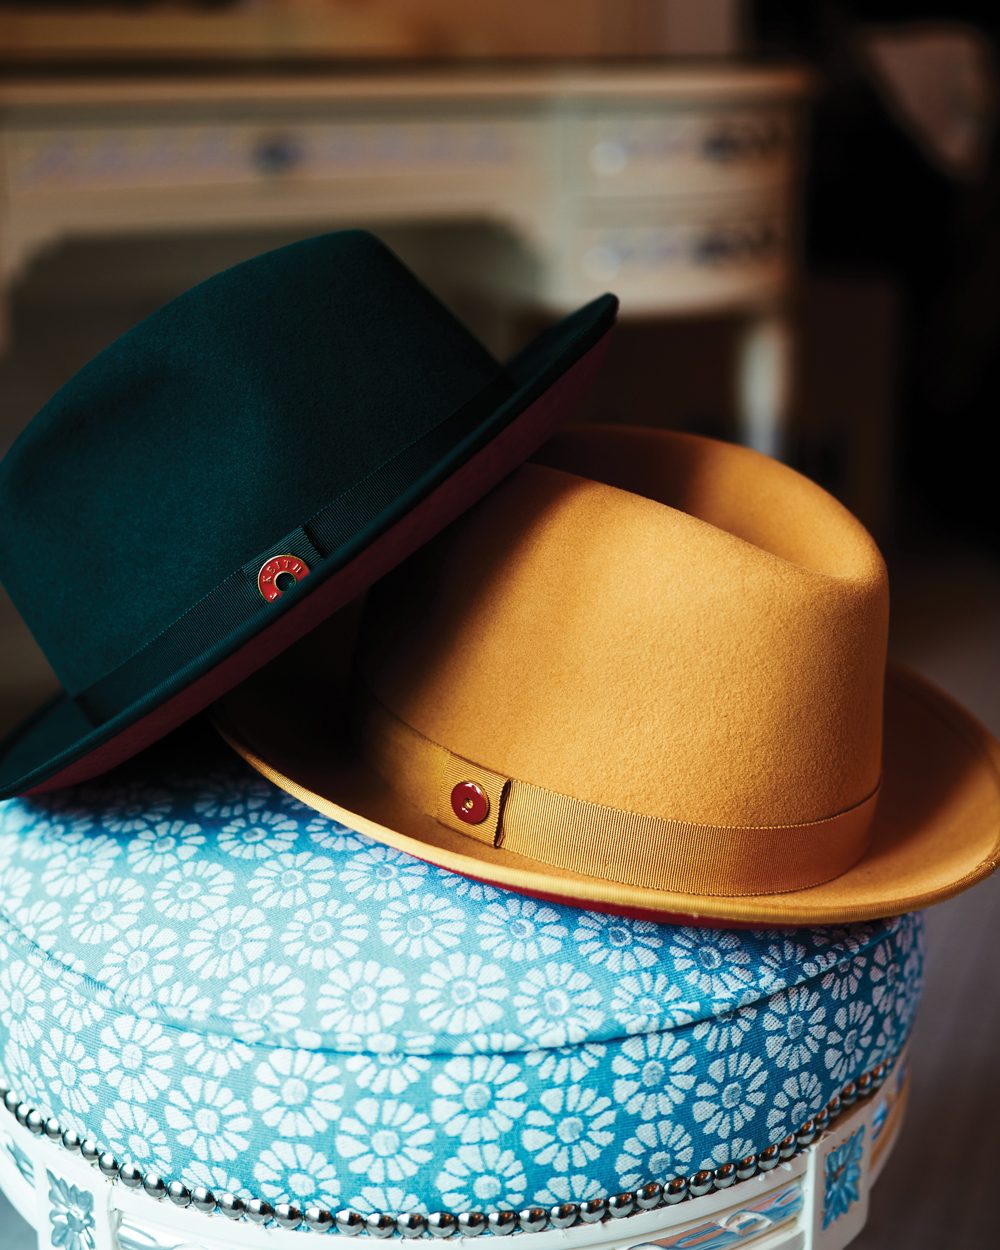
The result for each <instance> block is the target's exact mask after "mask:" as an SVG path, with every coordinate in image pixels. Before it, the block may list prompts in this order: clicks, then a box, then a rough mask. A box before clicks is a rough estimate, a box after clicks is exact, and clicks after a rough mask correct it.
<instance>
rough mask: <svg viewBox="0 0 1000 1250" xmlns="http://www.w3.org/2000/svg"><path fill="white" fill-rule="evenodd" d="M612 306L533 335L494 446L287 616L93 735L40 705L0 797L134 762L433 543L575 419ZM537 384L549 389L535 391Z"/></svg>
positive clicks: (83, 723) (18, 742)
mask: <svg viewBox="0 0 1000 1250" xmlns="http://www.w3.org/2000/svg"><path fill="white" fill-rule="evenodd" d="M616 309H617V300H615V298H614V297H613V296H602V297H601V299H599V300H595V301H593V302H592V303H591V304H589V305H586V306H585V308H582V309H578V310H577V312H575V313H573V314H571V315H570V316H569V317H566V318H564V320H563V321H561V322H559V323H558V324H557V325H556V326H554V327H552V328H551V329H550V330H549V331H546V332H544V333H543V334H542V335H541V336H539V339H537V340H536V341H535V343H534V344H532V345H530V346H529V348H527V349H526V350H525V352H524V353H521V355H525V356H527V355H529V354H531V353H534V355H532V356H531V363H532V366H534V365H535V363H536V359H537V368H533V376H532V377H531V378H530V379H529V380H528V381H527V382H525V383H524V384H523V385H522V386H520V387H519V388H518V390H517V391H516V392H515V394H514V395H512V396H511V397H510V398H509V399H507V400H505V401H504V403H503V404H501V405H498V409H497V412H498V413H506V414H509V421H507V423H506V424H502V425H501V426H500V428H499V429H498V430H497V432H496V433H495V434H493V435H492V437H491V438H490V441H489V442H487V443H486V444H485V446H482V447H481V448H480V449H479V450H478V451H476V452H474V453H473V454H471V455H468V456H467V457H466V458H464V459H458V462H457V463H455V464H454V465H451V464H449V465H447V466H446V468H447V471H448V476H447V477H446V478H445V480H443V481H442V482H441V483H440V484H439V485H438V486H436V487H435V488H434V489H432V490H431V491H430V492H429V493H428V494H426V495H425V496H424V497H423V498H422V499H420V500H419V502H417V503H416V504H415V505H414V506H413V507H412V508H410V509H409V510H408V511H406V512H405V514H404V515H402V516H401V517H399V518H398V519H397V520H396V521H394V522H393V523H392V524H391V525H390V526H389V527H388V528H387V529H385V530H384V531H383V532H382V533H381V534H380V535H379V536H378V537H377V538H375V539H374V541H372V542H371V544H370V545H369V546H367V547H366V548H365V549H364V550H363V551H362V552H361V553H360V554H359V555H357V556H356V557H355V558H353V559H351V560H350V561H348V562H347V563H345V564H343V565H342V566H341V567H339V568H334V570H333V571H332V572H329V573H328V572H327V571H326V570H325V569H323V568H322V567H320V568H318V569H316V570H314V571H313V573H312V574H311V575H310V577H309V578H306V579H305V580H304V581H303V582H301V583H300V584H299V586H298V587H297V588H296V594H295V596H294V603H291V604H289V605H288V606H287V609H286V605H284V604H282V603H281V602H280V601H279V602H278V603H276V604H275V605H273V606H274V608H275V612H274V614H273V617H272V619H270V620H264V621H261V622H260V625H259V626H256V623H255V627H254V628H252V629H251V630H250V631H246V630H244V631H243V632H244V634H246V633H247V632H249V635H250V636H249V637H234V638H223V639H217V640H215V641H214V644H213V645H212V646H211V647H210V648H208V649H207V650H206V651H205V652H204V653H203V654H202V655H200V656H198V657H196V658H195V659H194V660H192V661H191V662H190V663H189V664H187V665H185V666H184V667H183V668H182V669H179V670H178V671H177V672H176V673H174V675H173V676H172V677H171V679H170V680H169V681H167V682H164V683H163V684H162V685H161V686H159V687H157V688H156V689H154V690H151V691H149V692H148V694H147V695H145V697H143V698H142V699H140V700H137V701H136V702H135V703H134V704H133V705H132V706H130V707H128V708H126V709H125V710H124V711H123V712H121V713H119V714H118V715H117V716H115V717H114V718H112V719H111V720H109V721H107V722H105V723H104V724H103V725H101V726H99V727H97V728H94V727H93V726H92V725H91V724H90V723H89V722H88V721H87V719H86V717H85V716H84V714H83V712H82V711H81V710H80V709H79V708H78V707H77V705H76V704H75V703H74V702H73V700H72V699H71V698H70V697H69V695H68V694H66V693H65V692H64V691H60V692H59V693H58V694H56V695H55V696H54V697H52V698H50V699H49V700H48V701H47V702H45V703H43V704H42V705H41V706H40V707H39V708H37V709H36V710H35V711H34V712H33V713H31V714H30V715H29V716H28V717H26V718H25V719H24V720H23V721H22V722H21V723H20V724H19V725H17V726H15V727H14V729H13V730H11V731H10V732H9V733H8V734H7V735H6V736H5V737H4V738H3V739H2V740H0V800H2V799H6V798H11V797H13V796H14V795H18V794H37V793H42V792H45V791H48V790H55V789H60V788H62V787H65V786H72V785H77V784H79V783H80V782H83V781H87V780H88V779H89V778H91V777H95V776H98V775H99V774H100V773H103V772H107V771H108V770H109V769H111V768H114V767H115V766H116V765H118V764H120V763H122V762H123V761H125V760H127V759H129V758H131V757H132V756H133V755H136V754H138V752H140V751H142V750H144V749H145V748H146V747H148V746H150V745H152V743H154V742H156V741H157V740H158V739H160V738H162V737H163V736H164V735H166V734H168V733H170V731H171V730H173V729H176V728H177V727H178V726H179V725H181V724H183V722H184V721H186V720H189V719H190V718H191V717H192V716H194V715H196V714H197V713H198V712H201V711H203V710H204V709H205V708H206V707H208V706H209V705H210V704H212V703H213V702H214V701H215V700H217V699H218V698H219V697H220V696H221V695H223V694H224V693H225V692H226V691H228V690H230V689H232V688H233V687H234V686H236V685H237V684H238V683H240V682H242V681H244V680H245V679H246V678H247V677H249V676H250V675H251V674H253V673H254V672H255V671H256V670H257V669H259V668H260V667H261V666H262V665H264V664H266V663H268V661H270V660H272V659H274V658H275V657H276V656H278V655H280V654H281V652H282V651H284V650H285V649H286V648H287V647H289V646H291V645H292V644H293V643H294V642H296V641H298V639H300V638H302V637H303V636H304V635H305V634H307V633H309V631H310V630H312V629H314V628H315V627H316V626H317V625H319V624H321V623H322V622H323V621H324V620H326V619H327V618H328V617H329V616H331V615H332V614H333V613H335V612H337V611H338V610H339V609H340V608H341V607H343V606H344V605H345V604H346V603H349V602H350V601H351V600H352V599H354V598H355V597H356V596H357V595H359V594H361V593H362V592H363V591H364V590H365V589H367V587H368V586H370V585H371V584H372V583H373V582H375V581H377V580H378V578H380V577H382V576H383V575H384V574H385V573H387V572H389V570H390V569H392V568H393V567H394V566H395V565H396V564H398V563H399V562H400V561H401V560H403V559H405V558H406V556H408V555H410V554H411V553H412V552H413V551H415V550H416V549H417V548H418V547H420V546H422V545H423V544H424V543H425V542H427V541H428V540H429V539H431V538H433V537H434V535H435V534H437V533H438V532H439V531H440V530H442V529H444V527H445V526H446V525H448V524H450V522H452V521H453V520H455V518H456V517H458V516H460V515H461V513H462V512H464V511H465V510H466V508H468V507H470V506H471V505H472V504H473V503H475V502H476V501H477V500H478V499H480V498H481V497H482V496H483V495H485V494H486V492H487V491H488V490H490V489H491V488H492V487H493V486H495V485H496V484H497V483H498V482H499V481H501V480H502V479H503V478H504V477H506V476H507V474H508V473H510V472H512V470H514V469H515V468H516V467H517V466H518V465H519V464H521V463H522V462H523V461H524V460H526V459H527V458H528V457H529V456H530V455H531V454H532V453H533V452H535V451H536V450H537V449H538V447H540V446H541V444H542V443H543V442H544V441H545V440H546V439H547V438H548V437H549V435H550V434H552V433H553V431H554V430H555V429H556V428H558V426H559V425H561V424H562V423H563V422H564V421H565V420H566V419H567V418H568V417H569V416H570V415H571V414H572V412H573V410H574V409H575V408H576V407H577V405H578V404H579V402H580V401H581V399H582V398H583V396H584V395H585V394H586V392H587V390H588V389H589V387H590V384H591V382H592V381H593V378H594V375H595V374H596V372H597V370H598V368H599V367H600V363H601V360H602V359H603V357H604V353H605V351H606V350H607V344H608V338H609V335H610V333H611V329H612V328H613V324H614V317H615V311H616ZM588 313H589V314H590V315H589V316H588V315H587V314H588ZM574 319H578V320H580V322H581V324H580V325H579V327H574V328H575V329H577V332H576V333H574V334H573V335H572V336H571V337H569V338H568V339H567V337H566V331H565V327H567V326H569V325H571V323H572V322H573V321H574ZM561 331H562V334H563V337H562V338H560V332H561ZM550 337H551V340H552V343H553V347H552V349H551V350H550V351H549V352H548V354H546V353H545V351H544V343H543V340H547V339H548V338H550ZM553 375H554V376H553ZM540 382H544V387H543V389H541V390H540V391H539V383H540ZM288 598H289V599H292V598H293V596H288ZM33 747H34V752H33V751H32V748H33ZM15 751H16V753H17V757H18V758H23V757H24V756H28V757H29V758H30V757H31V756H32V754H34V755H35V756H37V758H38V763H37V764H36V765H34V766H32V767H30V768H28V769H23V768H22V769H19V770H18V771H17V772H16V775H13V776H10V775H7V776H5V773H7V774H9V773H10V772H11V771H12V770H11V769H10V768H9V764H10V761H11V757H12V756H14V754H15Z"/></svg>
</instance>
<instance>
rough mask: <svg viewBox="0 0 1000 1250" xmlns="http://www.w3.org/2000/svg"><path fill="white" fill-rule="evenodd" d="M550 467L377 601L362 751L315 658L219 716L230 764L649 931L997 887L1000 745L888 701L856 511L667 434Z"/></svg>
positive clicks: (480, 514)
mask: <svg viewBox="0 0 1000 1250" xmlns="http://www.w3.org/2000/svg"><path fill="white" fill-rule="evenodd" d="M536 460H537V463H533V464H530V465H525V466H523V467H522V468H521V469H519V470H518V471H517V472H516V473H514V474H513V475H512V476H511V477H510V478H509V479H508V480H507V481H506V482H504V483H503V484H502V485H500V486H499V487H497V488H496V489H495V490H494V491H493V492H492V493H491V494H490V495H489V496H488V497H487V498H485V499H484V500H482V501H481V502H480V503H479V504H478V505H477V506H476V507H475V508H474V509H473V510H472V511H471V512H470V513H469V514H468V515H467V516H466V517H464V518H462V519H461V520H460V521H458V522H456V523H455V524H454V525H453V526H451V527H450V528H449V529H448V530H447V531H445V532H444V533H442V534H441V535H439V536H438V537H437V538H436V539H435V540H433V541H432V542H431V543H429V544H427V546H426V547H425V548H423V549H422V550H421V551H419V552H418V553H416V554H415V555H414V556H412V557H411V558H410V559H409V560H407V561H406V562H405V563H404V564H402V565H400V567H399V568H398V569H397V570H395V572H394V573H392V574H391V575H390V576H388V577H386V578H384V579H382V581H381V582H380V583H379V584H378V585H377V586H376V587H374V588H373V590H372V592H371V594H370V596H369V601H368V604H367V608H366V612H365V617H364V620H363V622H362V624H361V630H360V635H359V642H358V659H357V680H356V683H355V689H354V690H353V693H352V694H351V696H350V704H351V709H352V710H351V713H350V717H351V725H350V728H349V729H346V731H345V725H346V721H347V719H348V711H347V704H348V698H347V695H346V694H345V692H344V688H343V685H341V686H340V687H339V688H338V686H337V683H338V680H339V681H341V682H342V681H343V678H338V677H337V676H336V674H335V672H334V671H333V670H334V668H335V667H336V666H335V665H333V666H331V665H330V663H329V659H327V660H324V654H323V651H324V644H323V640H322V638H316V639H313V640H310V642H309V644H308V647H307V648H305V647H304V649H303V650H301V651H300V652H295V653H290V654H289V655H288V656H287V657H285V658H284V660H283V661H282V662H281V663H280V664H278V665H276V666H274V668H273V671H267V672H263V673H261V674H260V675H259V678H258V679H257V680H255V681H254V682H251V683H247V684H246V685H245V686H243V687H241V688H240V689H239V690H237V691H234V692H233V693H232V694H231V695H230V696H229V697H228V698H227V699H226V700H225V701H224V702H223V704H222V705H221V708H220V712H219V724H220V726H221V727H222V728H223V730H224V732H225V733H226V735H227V736H228V737H229V738H230V740H231V742H232V743H233V745H234V746H236V748H237V750H239V751H241V752H242V753H243V754H244V755H245V757H246V758H247V759H248V760H250V762H251V763H254V764H255V766H257V767H258V768H259V769H260V770H261V771H262V772H264V773H265V775H267V776H268V777H270V778H271V779H272V780H275V781H276V782H277V783H278V784H279V785H282V786H284V787H285V788H286V789H288V790H289V791H290V792H291V793H293V794H295V795H296V796H297V797H298V798H300V799H302V800H303V801H305V802H307V803H311V804H312V805H313V806H315V807H317V808H318V809H319V810H321V811H323V812H325V813H327V814H328V815H333V816H335V817H336V818H338V819H341V820H344V821H345V822H347V823H351V822H353V827H356V828H358V829H360V830H362V831H363V832H366V833H368V834H369V835H370V836H373V837H376V838H379V839H381V840H384V841H386V842H388V843H389V844H391V845H393V846H396V847H398V848H399V849H403V850H407V851H408V852H410V853H411V854H414V855H417V856H420V857H422V858H425V859H428V860H431V861H432V862H434V863H438V864H441V865H442V866H444V867H447V868H449V869H451V870H452V871H456V872H463V873H465V874H467V875H469V876H472V877H476V878H479V879H481V880H484V881H490V882H493V883H495V884H502V885H506V886H510V887H513V888H516V889H521V890H525V891H528V892H533V893H536V894H540V895H543V896H545V897H552V898H559V899H564V900H569V901H575V902H578V903H580V904H582V905H584V904H585V905H589V906H601V907H604V908H607V909H609V910H619V911H625V912H627V913H630V914H631V913H636V914H642V915H648V916H655V917H661V918H662V917H665V916H678V915H680V916H701V917H710V918H714V919H717V920H724V921H729V922H750V923H776V924H784V923H789V924H811V923H834V922H839V921H845V920H854V919H865V918H870V917H875V916H884V915H889V914H892V913H895V912H899V911H903V910H909V909H912V908H915V907H920V906H924V905H926V904H928V903H931V902H934V901H937V900H938V899H942V898H946V897H949V896H950V895H951V894H954V893H956V892H958V891H959V890H960V889H963V888H966V887H967V886H969V885H971V884H973V883H974V882H975V881H977V880H979V879H981V878H982V877H984V876H986V875H987V874H988V873H989V872H991V871H992V870H993V868H994V866H995V864H996V860H997V843H998V835H1000V774H998V765H1000V747H998V746H997V744H996V743H995V742H994V740H993V739H992V738H991V737H990V735H989V734H988V733H987V732H986V730H985V729H983V728H982V726H980V725H978V723H977V722H975V721H974V719H973V718H972V717H971V716H969V715H968V714H967V713H966V712H964V711H963V710H962V709H961V708H958V707H957V706H956V705H955V704H953V703H952V702H951V701H950V700H949V699H947V698H946V697H945V696H944V695H942V694H940V693H939V692H938V691H936V690H934V689H933V688H932V687H930V686H929V685H928V684H927V683H925V682H923V681H922V680H921V679H919V678H917V677H915V676H913V675H908V674H904V673H901V672H899V671H896V670H890V674H889V678H888V681H886V677H885V650H886V636H887V626H888V583H887V578H886V574H885V567H884V564H883V562H882V559H881V556H880V555H879V553H878V550H877V548H876V547H875V544H874V543H873V542H872V540H871V538H870V537H869V535H868V534H867V532H866V531H865V530H864V528H863V527H862V526H861V525H860V524H859V523H858V522H857V521H856V520H855V519H854V518H853V517H852V516H851V515H850V514H849V513H848V512H847V511H846V510H845V509H844V508H843V507H842V506H841V505H840V504H839V503H837V502H836V501H835V500H834V499H833V498H832V497H831V496H829V495H827V494H826V493H825V492H824V491H822V490H821V489H820V488H819V487H817V486H816V485H815V484H813V483H811V482H809V481H808V480H806V479H805V478H803V477H801V476H800V475H798V474H796V473H795V472H793V471H792V470H791V469H789V468H787V467H786V466H783V465H781V464H778V463H777V462H775V461H772V460H768V459H767V458H765V457H761V456H758V455H757V454H756V453H754V452H751V451H748V450H747V449H744V448H739V447H733V446H729V445H725V444H720V443H714V442H711V441H709V440H705V439H698V438H694V437H692V436H687V435H681V434H675V433H667V432H663V431H650V430H622V429H603V430H602V429H596V428H586V429H579V430H576V431H573V432H571V433H566V434H562V435H558V436H556V438H554V439H553V440H551V441H550V442H549V443H548V444H546V446H545V447H544V448H543V449H542V451H541V452H540V453H539V454H538V456H537V457H536ZM326 650H327V655H328V656H329V655H331V654H332V652H333V651H334V650H340V648H335V647H330V646H329V645H327V648H326ZM324 672H326V673H327V676H326V677H325V678H324V677H322V674H323V673H324ZM306 674H308V679H306ZM324 682H326V683H327V684H326V685H325V686H324ZM310 686H311V690H310ZM291 692H295V693H294V694H292V693H291Z"/></svg>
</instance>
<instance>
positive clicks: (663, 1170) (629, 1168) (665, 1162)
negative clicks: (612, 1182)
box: [615, 1119, 694, 1190]
mask: <svg viewBox="0 0 1000 1250" xmlns="http://www.w3.org/2000/svg"><path fill="white" fill-rule="evenodd" d="M693 1158H694V1146H693V1144H692V1137H691V1134H690V1133H689V1132H688V1130H687V1129H686V1128H685V1127H684V1126H683V1124H675V1123H674V1121H673V1120H669V1119H667V1120H649V1121H646V1122H645V1123H643V1124H637V1125H636V1127H635V1133H634V1134H633V1136H632V1137H628V1138H626V1139H625V1141H624V1143H623V1144H622V1150H621V1154H620V1155H619V1156H618V1158H617V1159H616V1160H615V1171H616V1172H617V1173H618V1184H619V1186H620V1187H621V1188H622V1189H628V1190H632V1189H637V1188H638V1187H639V1186H640V1185H645V1184H646V1183H647V1182H648V1181H657V1182H658V1183H659V1184H661V1185H664V1184H666V1183H667V1181H672V1180H673V1179H674V1177H675V1176H686V1175H687V1173H688V1171H689V1166H690V1163H691V1160H692V1159H693Z"/></svg>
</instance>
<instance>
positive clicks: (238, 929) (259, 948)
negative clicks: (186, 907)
mask: <svg viewBox="0 0 1000 1250" xmlns="http://www.w3.org/2000/svg"><path fill="white" fill-rule="evenodd" d="M270 936H271V926H270V925H269V924H267V923H266V922H265V917H264V913H263V912H262V911H261V910H260V908H258V907H246V906H244V905H243V904H242V903H238V904H237V905H236V906H235V907H220V908H219V909H218V911H215V912H212V913H211V914H210V915H207V916H203V917H202V918H201V919H200V920H199V921H198V923H197V925H196V926H195V928H194V929H193V930H192V932H191V937H190V939H189V940H188V942H187V944H186V945H185V947H184V959H185V960H186V961H187V963H188V965H189V967H190V968H191V970H192V972H196V973H197V974H198V975H199V976H202V977H217V978H225V977H231V976H233V975H234V974H235V973H238V972H243V971H244V970H245V969H246V968H249V967H250V965H251V964H253V963H256V962H257V960H259V959H261V958H262V957H263V955H264V953H265V951H266V950H267V939H268V938H269V937H270Z"/></svg>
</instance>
